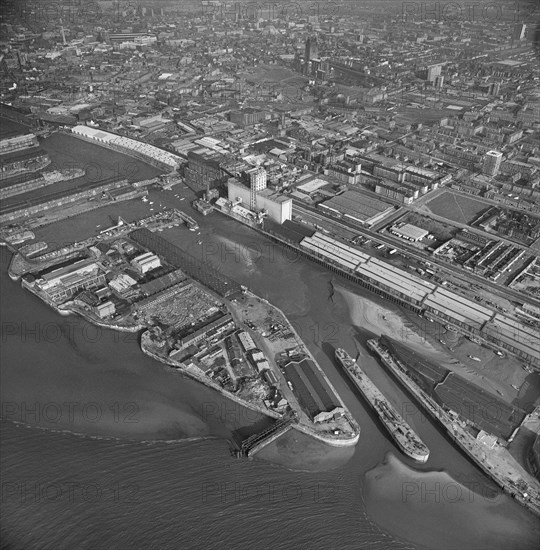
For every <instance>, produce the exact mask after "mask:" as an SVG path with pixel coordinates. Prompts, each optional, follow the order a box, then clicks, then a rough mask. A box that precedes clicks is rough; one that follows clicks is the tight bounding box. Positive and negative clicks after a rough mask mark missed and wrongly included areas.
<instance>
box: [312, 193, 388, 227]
mask: <svg viewBox="0 0 540 550" xmlns="http://www.w3.org/2000/svg"><path fill="white" fill-rule="evenodd" d="M318 206H319V208H321V209H322V210H326V211H329V212H330V213H333V214H334V215H335V214H339V215H341V216H342V217H343V218H345V219H347V218H348V219H349V220H352V221H355V222H359V223H361V224H363V225H366V226H368V227H369V226H372V225H374V224H375V223H377V222H379V221H380V220H382V219H383V218H384V217H385V216H387V215H388V214H390V212H393V210H394V207H393V206H392V205H391V204H388V203H387V202H384V201H381V200H379V199H375V198H373V197H370V196H368V195H364V194H362V193H358V192H356V191H345V192H344V193H341V194H339V195H336V196H335V197H333V198H331V199H330V200H327V201H325V202H324V203H321V204H319V205H318Z"/></svg>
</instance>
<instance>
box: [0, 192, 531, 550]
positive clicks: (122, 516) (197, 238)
mask: <svg viewBox="0 0 540 550" xmlns="http://www.w3.org/2000/svg"><path fill="white" fill-rule="evenodd" d="M150 200H154V201H161V202H162V203H163V204H167V205H173V204H177V205H180V206H187V205H186V203H187V201H186V202H184V203H178V201H177V199H175V198H174V196H173V193H171V192H162V193H158V192H152V193H151V199H150ZM139 204H140V205H141V206H139ZM157 204H158V203H157V202H156V205H157ZM130 206H133V205H132V204H130V203H123V204H122V205H116V206H115V208H116V209H117V210H116V211H115V212H114V213H115V214H116V215H118V214H120V215H124V213H125V212H127V211H128V210H129V208H130ZM137 207H138V208H141V207H142V203H137ZM144 207H145V208H148V206H146V205H145V206H144ZM189 213H190V215H193V216H194V217H196V218H197V219H199V220H200V221H201V227H202V229H201V232H200V235H198V234H197V233H193V232H189V231H187V230H186V229H185V228H174V229H171V230H166V231H164V232H163V233H161V235H163V236H164V237H166V238H168V239H170V240H171V241H172V242H175V243H176V244H181V245H182V246H183V247H184V248H185V249H186V250H188V251H190V252H191V253H193V254H195V255H197V256H198V257H200V258H203V259H206V260H209V261H211V262H212V263H214V265H216V266H218V267H219V268H220V269H222V270H223V271H224V272H225V273H226V274H228V275H230V276H232V277H233V278H235V279H237V280H238V281H239V282H241V283H242V284H246V285H247V286H248V287H249V288H250V289H251V290H253V291H254V292H256V293H258V294H260V295H261V296H263V297H265V298H268V299H269V300H270V301H271V302H273V303H275V304H276V305H277V306H279V307H280V308H281V309H282V310H283V311H284V312H285V314H286V315H287V316H288V317H289V318H290V320H291V321H292V322H293V324H294V326H295V327H296V328H297V330H298V331H299V333H300V334H301V336H302V337H303V339H304V341H305V342H306V343H307V345H308V346H309V347H310V349H311V351H312V352H313V353H314V355H315V356H316V358H317V359H318V360H319V362H320V364H321V366H322V367H323V369H324V370H325V372H326V373H327V374H328V376H329V378H330V380H331V382H332V383H333V384H334V386H335V387H336V389H337V391H338V392H339V393H340V395H341V396H342V398H343V399H344V401H345V403H346V404H347V406H348V407H349V409H350V411H351V413H352V414H353V415H354V417H355V418H356V419H357V420H358V422H359V423H360V425H361V427H362V433H361V437H360V442H359V444H358V445H357V446H356V448H354V449H335V448H330V447H327V446H324V445H322V444H321V443H319V442H315V441H313V440H311V439H309V438H308V437H307V436H304V435H303V434H297V433H295V432H292V433H291V432H289V434H287V435H286V436H285V437H284V438H282V439H281V440H279V441H278V442H277V443H276V444H275V445H273V446H270V447H268V448H267V449H265V450H264V451H263V452H262V453H260V454H259V455H258V456H259V458H258V459H256V460H253V461H247V460H236V459H233V458H231V456H230V453H229V445H228V442H227V439H229V438H231V434H232V432H233V431H234V432H239V433H240V434H249V433H252V432H253V431H254V430H256V429H257V427H261V426H262V425H264V423H265V420H264V419H263V418H261V417H260V416H259V415H257V414H255V413H253V412H251V411H248V410H246V409H243V408H242V407H240V406H238V405H236V404H234V403H232V402H228V401H227V400H226V399H223V398H222V397H221V396H220V395H219V394H217V393H215V392H214V391H212V390H210V389H208V388H206V387H204V386H202V385H201V384H198V383H196V382H194V381H191V380H189V379H186V378H184V377H183V376H182V375H180V374H178V373H176V372H171V371H170V370H169V369H167V368H166V367H164V366H163V365H161V364H159V363H157V362H155V361H153V360H152V359H150V358H148V357H146V356H144V355H143V354H142V353H141V352H140V350H139V347H138V343H137V341H136V337H134V336H133V335H125V334H119V333H115V332H113V331H106V330H99V329H96V328H95V327H92V326H90V325H88V324H87V323H86V322H85V321H83V320H81V319H78V318H76V317H72V316H69V317H61V316H59V315H57V314H56V313H55V312H54V311H53V310H51V309H50V308H48V307H47V306H46V305H44V304H43V303H42V302H40V301H39V300H38V299H37V298H36V297H34V296H33V295H32V294H30V293H27V292H24V291H23V290H22V288H21V287H20V285H19V283H16V282H13V281H11V280H10V279H9V277H8V276H7V274H6V270H7V266H8V262H9V256H8V255H7V254H6V252H5V250H2V255H1V283H2V286H1V313H2V343H1V352H0V353H1V357H0V359H1V371H0V374H1V380H0V382H1V386H0V388H1V389H0V396H1V400H2V421H1V426H0V427H1V431H2V434H1V435H2V444H1V449H0V451H1V452H0V460H1V471H2V501H1V506H2V522H1V529H2V540H3V544H4V546H5V547H6V548H13V549H17V550H18V549H21V550H23V549H24V550H32V549H48V548H51V549H55V550H57V549H73V548H80V549H85V548H88V549H93V550H94V549H96V548H111V549H121V550H123V549H128V548H129V549H139V548H141V549H142V548H144V549H153V548H156V549H168V548H171V549H178V548H186V549H197V548H238V549H248V548H249V549H255V550H258V549H260V550H266V549H269V548H300V549H303V548H306V549H307V548H324V549H333V548H335V549H358V548H374V549H378V548H380V549H382V550H386V549H404V548H426V549H430V550H435V549H458V548H465V549H467V550H483V549H486V550H487V549H490V550H492V549H498V548H500V549H503V548H504V549H516V550H521V549H528V548H531V549H532V548H536V543H537V541H538V537H539V536H540V531H539V528H538V524H537V522H536V519H535V518H534V517H533V516H531V515H530V514H529V513H528V512H526V511H525V510H524V509H523V508H522V507H521V506H520V505H518V504H516V503H515V502H514V501H512V500H511V499H510V498H508V497H507V496H506V495H503V494H501V493H500V492H499V491H498V490H497V489H496V487H495V486H494V485H493V484H492V483H491V482H490V481H489V480H488V479H487V478H486V476H484V475H483V474H482V472H480V471H479V470H478V469H477V468H476V467H475V466H474V465H472V464H471V463H470V461H469V460H468V459H467V458H466V457H465V456H464V455H463V454H462V453H461V452H459V451H458V450H456V449H455V448H454V446H453V445H452V444H451V442H450V441H449V440H448V439H447V438H446V437H445V436H444V435H443V433H442V432H441V431H440V430H439V429H438V428H437V427H436V426H435V425H434V424H433V423H432V422H431V421H430V420H429V419H428V418H426V417H425V416H424V415H423V414H422V412H421V411H419V410H418V408H417V407H416V406H415V404H414V403H412V402H411V401H410V398H409V397H408V396H407V395H406V394H405V393H403V391H402V390H401V389H400V388H399V387H398V386H397V385H396V383H395V382H394V381H393V380H392V379H391V378H389V377H388V375H387V374H386V373H385V371H384V370H383V369H382V367H380V366H379V364H378V363H377V362H376V361H375V359H374V358H373V357H372V356H371V355H370V354H369V352H368V351H367V350H366V348H365V345H364V344H365V340H366V339H367V338H368V337H369V336H370V335H372V334H377V333H379V332H381V331H382V330H383V323H382V321H381V320H382V319H383V317H384V318H385V320H391V321H392V323H391V324H390V325H388V326H390V327H391V328H390V329H387V330H390V332H392V333H393V334H394V336H396V337H400V335H401V336H402V335H404V334H407V338H408V339H410V341H411V343H413V344H414V345H416V346H422V339H421V338H416V337H413V333H412V331H411V330H410V329H409V328H407V327H409V326H410V325H409V321H408V320H407V319H406V317H405V316H404V313H403V312H402V311H401V310H400V309H399V308H396V307H394V306H389V305H388V304H386V303H385V302H383V301H381V300H379V299H378V298H376V297H374V296H373V295H371V294H369V293H367V292H365V291H363V290H361V289H358V288H355V287H354V286H352V285H351V284H350V283H347V282H345V281H344V280H343V279H341V278H340V277H337V276H335V275H331V274H330V273H328V272H327V271H325V270H324V269H323V268H322V267H320V266H318V265H316V264H313V263H311V262H308V261H307V260H305V259H302V258H299V257H297V256H296V255H295V254H293V253H292V252H286V251H284V250H283V249H281V248H280V247H278V246H276V245H273V244H272V243H271V242H270V241H268V240H267V239H265V238H264V237H262V236H261V235H258V234H256V233H255V232H253V231H252V230H250V229H248V228H245V227H243V226H240V225H239V224H238V223H236V222H234V221H232V220H229V219H227V218H224V217H222V216H221V215H219V214H217V213H214V214H212V215H211V216H209V217H208V218H202V217H199V216H198V214H197V213H195V212H193V211H191V210H190V212H189ZM109 215H110V212H106V213H104V212H100V211H94V212H92V213H88V214H86V215H85V216H83V217H81V219H80V224H74V223H73V220H72V221H70V222H69V223H70V233H69V238H71V239H73V240H75V239H79V238H83V237H84V236H87V234H86V235H82V234H81V235H78V234H77V231H79V230H80V229H78V228H81V227H84V228H86V227H90V226H91V225H92V224H93V226H94V227H95V226H96V225H97V224H99V223H101V222H102V221H103V222H104V223H105V222H106V221H107V217H108V216H109ZM203 220H204V221H203ZM42 231H43V232H46V233H47V237H48V238H49V239H51V240H55V239H56V240H57V241H58V242H59V241H61V240H64V241H65V240H66V234H65V226H62V225H60V224H55V225H53V226H48V227H47V228H44V229H43V230H42ZM329 283H332V284H329ZM332 286H333V287H334V289H335V292H334V293H333V294H332ZM362 311H363V312H368V313H367V314H359V312H362ZM336 346H342V347H345V348H346V349H348V350H349V351H350V352H351V353H354V352H355V350H356V353H358V354H359V356H360V361H361V362H362V365H363V366H364V367H365V369H366V371H367V373H368V374H369V375H370V376H371V377H372V379H373V380H374V381H375V383H376V384H377V385H378V386H379V387H380V389H381V390H382V391H383V392H384V393H385V394H386V395H387V396H388V397H389V399H391V400H392V402H393V403H394V404H395V405H396V407H397V408H398V410H400V411H401V412H402V413H403V415H404V416H405V417H406V419H407V420H408V421H409V422H410V424H411V425H413V427H414V428H415V429H416V430H417V431H418V433H419V435H420V436H421V438H422V439H423V440H424V441H425V442H426V444H427V445H428V446H429V448H430V450H431V455H430V459H429V461H428V462H427V463H426V464H425V465H421V466H418V465H416V464H415V463H414V462H413V461H411V460H409V459H407V458H406V457H404V456H403V455H402V454H401V453H399V451H398V450H397V449H396V448H395V447H394V445H393V443H392V441H391V440H390V439H389V437H388V436H387V435H386V432H385V431H384V428H383V427H382V426H381V425H380V424H379V423H378V421H377V419H376V418H375V417H374V416H373V415H372V413H371V412H370V411H369V409H367V407H366V406H365V404H364V403H363V402H362V401H361V399H360V398H359V397H358V396H357V395H356V393H355V392H354V390H353V389H352V387H351V385H350V383H349V382H348V381H347V379H346V378H345V377H344V376H343V375H342V373H341V372H340V371H339V368H338V367H337V366H336V365H335V363H334V361H333V359H332V358H333V352H334V348H335V347H336Z"/></svg>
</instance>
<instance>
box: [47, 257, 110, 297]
mask: <svg viewBox="0 0 540 550" xmlns="http://www.w3.org/2000/svg"><path fill="white" fill-rule="evenodd" d="M104 284H105V273H103V272H102V271H101V270H100V268H99V266H98V265H97V264H96V262H94V261H93V260H79V261H77V262H75V263H73V264H71V265H68V266H65V267H61V268H59V269H55V270H53V271H50V272H49V273H46V274H43V275H41V277H40V278H39V279H37V280H36V287H37V288H38V289H39V290H42V291H43V292H45V293H46V294H47V296H48V297H49V298H50V299H51V300H52V301H54V302H60V301H63V300H66V299H68V298H71V297H72V296H73V295H74V294H75V293H76V292H78V291H79V290H88V289H90V288H96V287H98V286H101V285H104Z"/></svg>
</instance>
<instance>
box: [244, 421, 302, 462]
mask: <svg viewBox="0 0 540 550" xmlns="http://www.w3.org/2000/svg"><path fill="white" fill-rule="evenodd" d="M292 427H293V425H292V420H291V418H282V419H280V420H277V421H276V422H274V423H273V424H272V425H271V426H269V427H268V428H266V429H264V430H263V431H261V432H259V433H256V434H253V435H251V436H250V437H248V438H247V439H245V440H244V441H242V444H241V445H240V450H239V451H237V456H246V457H248V458H251V457H253V456H254V455H255V454H257V453H258V452H259V451H261V450H262V449H264V448H265V447H266V446H267V445H269V444H270V443H272V442H273V441H275V440H276V439H277V438H278V437H280V436H282V435H283V434H285V433H287V432H288V431H289V430H290V429H291V428H292Z"/></svg>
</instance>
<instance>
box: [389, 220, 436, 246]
mask: <svg viewBox="0 0 540 550" xmlns="http://www.w3.org/2000/svg"><path fill="white" fill-rule="evenodd" d="M390 233H392V234H393V235H396V236H397V237H399V238H401V239H405V240H406V241H411V242H413V243H416V242H418V241H421V240H422V239H424V238H425V237H427V236H428V235H429V231H427V230H426V229H422V228H421V227H416V225H412V224H410V223H406V224H404V225H401V226H398V225H393V226H392V227H391V228H390Z"/></svg>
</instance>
